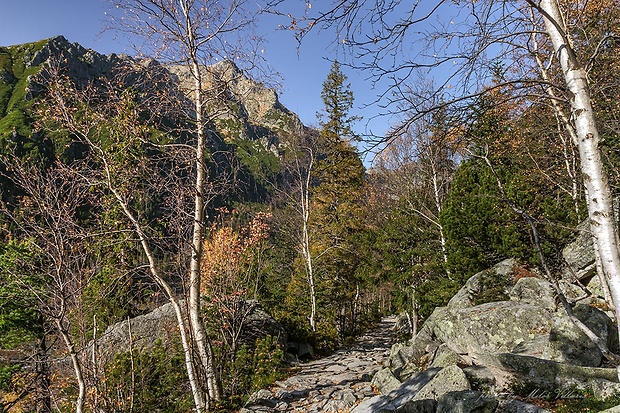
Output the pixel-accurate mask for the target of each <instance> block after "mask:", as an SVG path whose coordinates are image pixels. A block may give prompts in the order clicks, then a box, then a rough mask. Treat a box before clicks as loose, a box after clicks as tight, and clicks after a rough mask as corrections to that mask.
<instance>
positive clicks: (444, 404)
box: [437, 390, 498, 413]
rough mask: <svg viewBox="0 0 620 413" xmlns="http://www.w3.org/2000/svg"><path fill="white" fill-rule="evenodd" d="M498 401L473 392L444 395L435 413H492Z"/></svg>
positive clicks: (465, 391) (454, 392)
mask: <svg viewBox="0 0 620 413" xmlns="http://www.w3.org/2000/svg"><path fill="white" fill-rule="evenodd" d="M497 404H498V401H497V400H495V399H494V398H492V397H489V396H487V395H485V394H484V393H482V392H479V391H475V390H463V391H453V392H449V393H446V394H444V395H443V396H441V397H440V398H439V401H438V403H437V413H493V412H495V409H496V408H497Z"/></svg>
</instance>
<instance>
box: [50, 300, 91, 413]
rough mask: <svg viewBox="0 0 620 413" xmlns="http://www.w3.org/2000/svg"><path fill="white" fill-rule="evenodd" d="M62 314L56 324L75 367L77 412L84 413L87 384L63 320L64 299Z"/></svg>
mask: <svg viewBox="0 0 620 413" xmlns="http://www.w3.org/2000/svg"><path fill="white" fill-rule="evenodd" d="M60 312H61V315H60V316H59V317H57V318H56V319H55V324H56V328H58V332H59V333H60V336H61V337H62V340H63V341H64V342H65V346H66V347H67V350H68V351H69V356H70V357H71V364H72V365H73V373H74V374H75V379H76V380H77V382H78V396H77V398H76V400H75V412H76V413H82V412H84V403H85V402H86V382H85V381H84V372H83V369H82V362H81V361H80V358H79V357H78V354H77V351H76V350H75V344H73V340H71V336H70V335H69V331H67V329H66V328H65V326H64V325H63V320H64V318H65V316H64V313H65V304H64V299H62V304H61V310H60Z"/></svg>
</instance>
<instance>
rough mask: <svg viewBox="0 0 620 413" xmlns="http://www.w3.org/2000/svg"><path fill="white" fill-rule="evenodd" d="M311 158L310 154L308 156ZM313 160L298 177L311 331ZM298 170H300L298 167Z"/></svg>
mask: <svg viewBox="0 0 620 413" xmlns="http://www.w3.org/2000/svg"><path fill="white" fill-rule="evenodd" d="M310 156H311V157H312V154H310ZM313 163H314V159H313V158H311V160H310V164H309V165H308V169H307V171H306V175H305V176H304V177H302V176H301V175H300V178H301V179H300V182H299V183H300V188H299V189H300V199H299V201H300V204H301V215H302V254H303V257H304V260H305V262H306V272H307V275H308V286H309V288H310V317H309V322H310V328H312V331H316V291H315V286H314V267H313V265H312V254H311V252H310V234H309V229H308V223H309V221H310V172H311V171H312V165H313ZM298 169H300V171H301V168H300V167H299V166H298Z"/></svg>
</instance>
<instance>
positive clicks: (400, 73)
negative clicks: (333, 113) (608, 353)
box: [299, 0, 620, 319]
mask: <svg viewBox="0 0 620 413" xmlns="http://www.w3.org/2000/svg"><path fill="white" fill-rule="evenodd" d="M609 3H610V4H609V7H611V8H612V9H613V8H614V7H615V8H617V7H618V4H617V2H616V1H611V2H609ZM587 7H603V8H604V7H608V6H606V5H601V4H598V3H597V4H596V5H594V4H593V3H591V2H587V1H577V2H573V1H562V0H524V1H515V2H513V1H505V0H485V1H456V2H455V1H447V0H442V1H418V2H414V3H413V4H411V3H408V2H402V1H399V0H393V1H388V2H385V1H373V0H347V1H339V2H332V3H331V4H330V7H326V8H324V9H323V10H318V11H317V9H316V8H315V9H313V10H312V11H311V10H310V9H308V10H307V12H308V16H309V17H308V21H309V24H308V25H307V26H306V27H305V28H302V30H301V31H300V32H299V35H300V37H301V38H303V36H304V35H305V34H306V33H307V30H308V29H309V28H311V27H317V26H318V27H323V28H326V27H327V28H333V29H334V30H335V32H336V34H337V35H338V36H339V39H338V43H339V44H344V45H345V47H347V46H350V47H351V50H352V53H353V59H352V62H351V64H350V65H351V66H353V67H356V68H359V69H365V70H369V71H370V72H371V74H372V75H373V78H374V86H376V87H379V88H380V90H381V95H380V96H379V98H378V100H379V101H380V102H383V104H384V105H385V106H387V107H388V108H390V107H391V108H392V109H393V110H392V113H394V112H395V111H397V110H394V109H397V108H399V107H403V105H409V107H410V108H412V110H413V112H411V111H409V112H407V113H406V116H405V117H404V119H403V122H402V123H401V125H402V127H403V128H406V127H407V126H408V125H410V124H411V123H413V122H415V121H416V120H417V119H419V118H420V117H422V116H424V115H425V114H426V113H428V108H429V106H427V105H424V103H425V102H428V101H429V100H432V99H435V98H437V97H438V96H440V97H442V98H443V99H444V102H445V103H444V104H441V105H439V107H441V108H447V107H450V108H451V110H454V111H457V112H459V111H463V110H464V109H465V108H466V107H467V106H468V105H469V104H470V103H471V102H472V99H474V98H476V97H477V96H479V95H481V94H484V93H488V92H489V90H490V89H489V88H485V86H488V85H489V84H490V75H491V73H492V68H493V66H494V63H497V62H504V63H507V64H508V65H509V66H510V68H511V70H510V75H509V77H507V78H506V79H504V81H503V82H502V83H501V84H497V85H496V86H495V88H502V87H505V86H507V85H510V87H511V88H512V90H513V91H515V94H514V95H513V96H518V97H523V98H525V97H528V98H530V99H538V100H540V99H541V98H542V99H545V100H547V102H551V104H554V103H557V102H559V103H560V104H561V105H562V106H563V107H564V108H566V109H565V112H564V114H565V115H566V116H564V115H562V112H561V111H556V113H557V114H558V116H559V117H560V118H561V119H563V122H564V123H566V125H565V126H566V128H567V129H568V130H569V131H572V133H571V135H572V136H573V137H574V139H575V142H573V144H574V145H576V146H577V148H578V151H579V157H580V167H581V173H582V177H583V180H584V182H583V184H584V186H585V188H586V190H585V192H586V194H585V196H586V201H587V206H588V214H589V217H590V222H591V231H592V234H593V236H594V239H595V249H596V251H597V252H598V254H597V258H598V261H599V265H598V268H599V270H600V271H602V272H603V274H601V277H602V278H604V279H605V280H606V281H607V285H608V286H609V290H610V293H611V299H612V303H610V304H615V307H616V312H617V313H616V318H617V319H618V318H620V317H619V316H620V313H618V311H620V310H619V309H618V304H620V301H619V300H620V295H619V292H620V256H619V253H618V244H617V243H618V241H617V240H618V234H617V229H616V228H615V225H614V222H613V208H612V199H611V190H610V187H609V184H608V177H607V176H606V172H605V169H604V165H603V159H602V156H601V151H600V143H601V142H600V136H599V125H597V119H596V114H595V112H594V110H593V108H592V96H591V87H590V86H591V85H589V80H588V71H589V70H591V68H592V67H593V66H596V62H597V59H599V58H600V57H601V55H604V54H605V53H606V52H607V51H609V50H610V49H613V48H612V47H610V45H611V43H612V40H614V39H615V40H617V39H618V35H619V34H618V33H617V32H615V31H614V30H608V31H607V32H601V33H599V35H598V36H597V37H596V38H590V39H588V40H587V41H586V42H577V41H576V39H575V37H576V34H577V33H578V32H579V24H580V19H579V16H582V15H584V12H585V10H586V8H587ZM533 38H535V39H536V42H534V41H533V40H532V39H533ZM536 57H539V58H541V61H542V62H544V66H543V68H546V69H547V70H548V71H549V73H553V76H548V77H547V79H545V76H546V74H545V73H543V72H541V66H540V65H538V64H537V62H536V61H535V60H536ZM420 72H421V73H423V74H424V75H430V76H436V79H435V80H436V82H437V84H438V85H439V86H438V87H437V88H436V89H435V91H434V92H433V93H432V94H431V96H430V97H429V95H428V94H424V93H418V94H416V93H413V94H411V93H409V89H410V88H411V84H410V83H411V81H412V80H415V75H416V74H418V73H420ZM414 89H415V88H414ZM418 108H422V110H418ZM436 108H437V107H435V109H436ZM401 113H402V112H401ZM568 114H570V115H568ZM381 139H382V138H381V137H378V140H379V141H381Z"/></svg>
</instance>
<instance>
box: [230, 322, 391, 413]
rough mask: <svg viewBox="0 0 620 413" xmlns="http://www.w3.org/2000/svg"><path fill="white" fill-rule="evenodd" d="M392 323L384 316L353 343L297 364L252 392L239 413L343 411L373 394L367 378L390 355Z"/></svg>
mask: <svg viewBox="0 0 620 413" xmlns="http://www.w3.org/2000/svg"><path fill="white" fill-rule="evenodd" d="M395 322H396V317H394V316H390V317H385V318H383V319H382V320H381V323H380V324H379V325H378V326H377V328H376V329H374V330H373V331H371V332H370V333H367V334H366V335H364V336H362V337H360V338H359V339H358V340H357V341H356V342H355V343H354V344H353V345H352V346H350V347H347V348H345V349H341V350H338V351H336V352H335V353H334V354H332V355H331V356H329V357H325V358H322V359H320V360H314V361H311V362H309V363H304V364H302V365H300V371H299V372H298V373H297V374H296V375H294V376H292V377H289V378H288V379H286V380H284V381H279V382H276V383H275V384H274V386H273V387H272V388H271V389H268V390H267V389H264V390H260V391H258V392H256V393H254V394H253V395H252V396H251V397H250V400H249V401H248V404H247V405H246V407H245V408H244V409H242V410H241V411H240V413H258V412H308V413H312V412H326V413H327V412H346V411H348V409H349V408H351V407H352V406H354V405H356V404H358V403H359V402H360V401H361V400H363V399H365V398H368V397H372V396H374V395H375V393H374V391H373V389H372V386H371V385H370V380H371V378H372V376H373V375H374V374H375V373H376V372H377V371H379V370H380V369H381V368H382V364H383V361H384V359H385V358H386V357H387V356H388V355H389V350H390V346H391V345H392V343H393V341H394V328H393V327H394V324H395Z"/></svg>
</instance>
